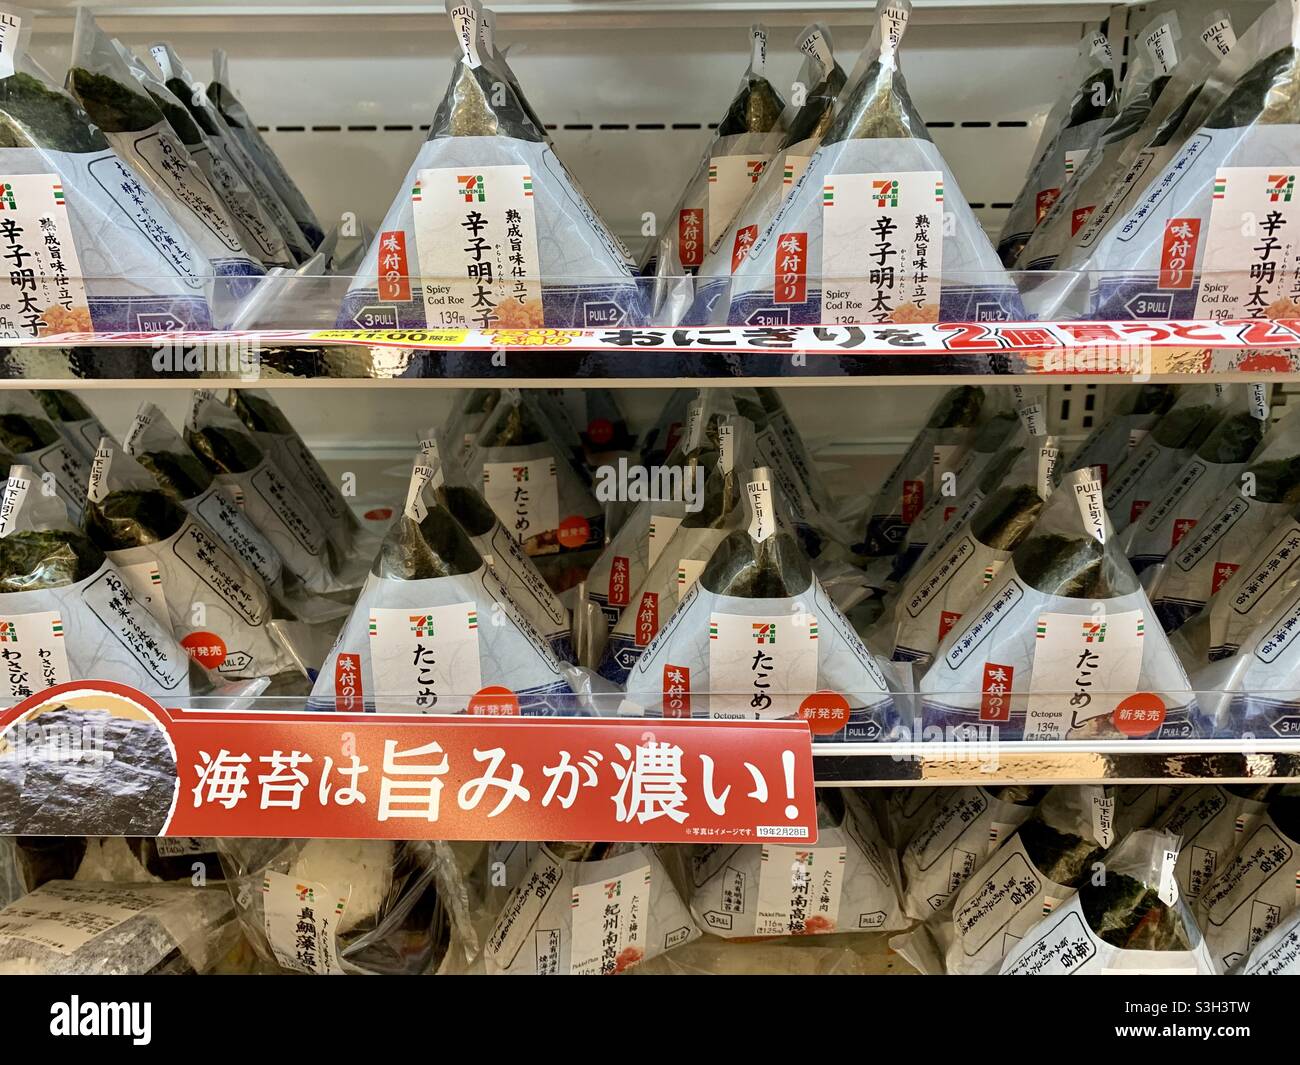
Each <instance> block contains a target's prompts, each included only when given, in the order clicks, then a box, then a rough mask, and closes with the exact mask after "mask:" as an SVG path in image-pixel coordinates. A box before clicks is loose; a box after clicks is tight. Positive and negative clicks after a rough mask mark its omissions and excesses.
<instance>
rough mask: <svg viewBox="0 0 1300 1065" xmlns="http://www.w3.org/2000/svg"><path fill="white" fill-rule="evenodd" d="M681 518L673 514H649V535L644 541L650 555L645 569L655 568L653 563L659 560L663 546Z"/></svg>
mask: <svg viewBox="0 0 1300 1065" xmlns="http://www.w3.org/2000/svg"><path fill="white" fill-rule="evenodd" d="M681 523H682V519H681V518H680V517H678V516H677V515H674V514H654V513H652V514H651V515H650V535H649V539H648V540H647V541H646V544H647V547H648V548H649V551H650V555H649V559H648V561H647V563H646V569H647V570H652V569H654V568H655V563H656V562H658V561H659V556H660V555H662V554H663V553H664V548H665V547H666V546H667V545H668V541H669V540H671V539H672V537H673V533H675V532H676V531H677V527H678V526H679V525H681Z"/></svg>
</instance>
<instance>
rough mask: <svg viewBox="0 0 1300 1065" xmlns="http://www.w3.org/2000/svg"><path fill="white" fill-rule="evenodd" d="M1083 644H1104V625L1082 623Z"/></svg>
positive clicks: (1093, 622)
mask: <svg viewBox="0 0 1300 1065" xmlns="http://www.w3.org/2000/svg"><path fill="white" fill-rule="evenodd" d="M1083 642H1084V643H1105V642H1106V623H1105V622H1104V621H1085V622H1084V623H1083Z"/></svg>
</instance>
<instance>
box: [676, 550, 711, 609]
mask: <svg viewBox="0 0 1300 1065" xmlns="http://www.w3.org/2000/svg"><path fill="white" fill-rule="evenodd" d="M708 564H709V562H708V559H701V558H679V559H678V560H677V598H678V600H679V601H680V600H681V598H682V596H684V595H685V594H686V593H687V592H689V591H690V590H691V588H693V587H694V586H695V582H696V581H698V580H699V579H700V574H701V573H703V572H704V567H705V566H707V565H708Z"/></svg>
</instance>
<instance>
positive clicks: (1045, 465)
mask: <svg viewBox="0 0 1300 1065" xmlns="http://www.w3.org/2000/svg"><path fill="white" fill-rule="evenodd" d="M1060 460H1061V449H1060V448H1059V447H1040V448H1039V449H1038V485H1037V491H1038V498H1039V499H1041V500H1044V501H1046V500H1047V499H1048V498H1050V497H1051V494H1052V489H1053V488H1054V487H1055V486H1056V464H1057V463H1058V462H1060Z"/></svg>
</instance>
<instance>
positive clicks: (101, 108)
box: [68, 67, 163, 133]
mask: <svg viewBox="0 0 1300 1065" xmlns="http://www.w3.org/2000/svg"><path fill="white" fill-rule="evenodd" d="M68 88H69V90H71V92H72V94H73V95H74V96H76V98H77V101H78V102H79V103H80V104H81V106H82V107H84V108H85V109H86V114H88V115H90V117H91V120H92V121H93V122H94V123H95V125H97V126H98V127H99V128H100V129H102V130H104V131H105V132H106V133H133V132H136V131H138V130H144V129H148V128H149V127H150V126H156V125H157V124H158V123H159V122H161V121H162V120H163V116H162V112H161V111H159V110H158V108H157V107H156V106H154V104H153V101H152V100H150V99H149V97H148V96H147V95H145V94H143V93H139V92H136V91H134V90H133V89H131V88H129V87H128V86H126V85H123V84H122V83H121V82H119V81H118V80H117V79H116V78H112V77H109V75H107V74H96V73H94V72H93V71H89V70H86V69H85V68H84V67H73V68H72V69H71V70H69V71H68Z"/></svg>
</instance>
